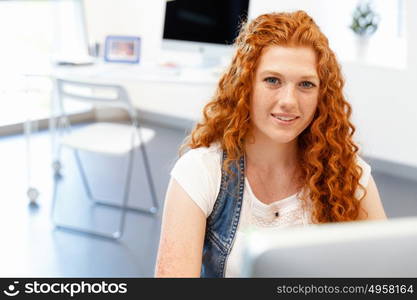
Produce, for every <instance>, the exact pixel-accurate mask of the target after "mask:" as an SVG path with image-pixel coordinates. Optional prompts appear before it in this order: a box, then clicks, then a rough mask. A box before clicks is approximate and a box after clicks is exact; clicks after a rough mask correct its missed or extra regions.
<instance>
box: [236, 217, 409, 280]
mask: <svg viewBox="0 0 417 300" xmlns="http://www.w3.org/2000/svg"><path fill="white" fill-rule="evenodd" d="M416 253H417V217H410V218H397V219H390V220H387V221H361V222H348V223H338V224H335V223H333V224H323V225H312V226H309V227H305V228H293V229H289V228H288V229H281V230H277V229H275V230H274V229H265V230H261V231H254V232H251V233H249V234H248V235H247V238H246V239H245V247H244V250H243V253H242V262H241V266H242V273H241V275H242V277H275V278H279V277H283V278H285V277H287V278H291V277H328V278H329V277H330V278H342V277H355V278H357V277H417V255H416Z"/></svg>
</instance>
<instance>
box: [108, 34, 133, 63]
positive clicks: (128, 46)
mask: <svg viewBox="0 0 417 300" xmlns="http://www.w3.org/2000/svg"><path fill="white" fill-rule="evenodd" d="M139 58H140V38H139V37H137V36H116V35H110V36H107V37H106V42H105V45H104V60H105V61H107V62H119V63H132V64H137V63H139Z"/></svg>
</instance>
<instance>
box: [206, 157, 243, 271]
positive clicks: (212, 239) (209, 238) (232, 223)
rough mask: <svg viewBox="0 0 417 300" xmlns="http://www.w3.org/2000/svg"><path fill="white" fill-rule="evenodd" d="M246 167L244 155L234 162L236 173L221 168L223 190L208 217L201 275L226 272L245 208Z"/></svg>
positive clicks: (221, 188) (232, 168) (221, 189)
mask: <svg viewBox="0 0 417 300" xmlns="http://www.w3.org/2000/svg"><path fill="white" fill-rule="evenodd" d="M225 159H226V152H224V151H223V161H224V160H225ZM222 165H223V164H222ZM244 170H245V160H244V157H243V156H242V157H241V158H240V159H239V160H238V161H235V162H234V163H232V165H231V171H232V173H233V176H231V175H230V174H228V173H227V172H225V171H224V170H223V169H222V179H221V184H220V191H219V194H218V196H217V199H216V202H215V203H214V207H213V211H212V212H211V214H210V216H209V217H208V218H207V224H206V235H205V238H204V248H203V262H202V269H201V277H224V275H225V270H226V263H227V258H228V256H229V254H230V251H231V250H232V246H233V242H234V238H235V235H236V230H237V226H238V224H239V217H240V210H241V208H242V200H243V188H244V185H245V172H244Z"/></svg>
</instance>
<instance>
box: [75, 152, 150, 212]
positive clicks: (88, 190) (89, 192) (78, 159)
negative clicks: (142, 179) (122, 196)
mask: <svg viewBox="0 0 417 300" xmlns="http://www.w3.org/2000/svg"><path fill="white" fill-rule="evenodd" d="M73 150H74V155H75V160H76V162H77V167H78V169H79V170H80V173H81V180H82V182H83V186H84V188H85V191H86V193H87V197H88V199H90V200H91V201H93V203H95V204H99V205H103V206H107V207H112V208H122V206H121V205H120V204H113V203H109V202H108V201H105V200H101V199H98V198H96V197H94V196H93V193H92V190H91V187H90V184H89V183H88V178H87V175H86V172H85V168H84V166H83V164H82V161H81V157H80V155H79V151H78V150H76V149H73ZM132 151H134V150H132ZM129 155H131V154H129ZM130 165H133V158H130V157H129V162H128V168H129V166H130ZM146 168H149V166H148V165H145V170H147V169H146ZM127 172H128V173H127V174H131V170H130V171H129V169H128V171H127ZM129 172H130V173H129ZM147 174H148V173H147ZM126 176H127V177H126V180H130V177H131V175H126ZM147 176H148V175H147ZM147 180H148V183H149V177H147ZM129 184H130V183H129ZM150 190H151V196H152V201H153V203H155V196H154V195H155V191H154V187H153V182H151V183H150ZM123 193H125V190H124V191H123ZM126 209H127V210H129V211H134V212H138V213H144V214H150V215H153V214H155V213H156V210H155V209H154V207H151V208H150V209H143V208H137V207H133V206H129V205H126Z"/></svg>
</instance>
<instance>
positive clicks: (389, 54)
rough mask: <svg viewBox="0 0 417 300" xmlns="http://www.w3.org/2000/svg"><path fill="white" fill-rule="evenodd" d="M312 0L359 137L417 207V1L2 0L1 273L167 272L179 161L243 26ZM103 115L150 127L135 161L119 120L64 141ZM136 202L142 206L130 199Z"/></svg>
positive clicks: (390, 208)
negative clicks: (166, 220) (160, 251)
mask: <svg viewBox="0 0 417 300" xmlns="http://www.w3.org/2000/svg"><path fill="white" fill-rule="evenodd" d="M298 9H302V10H305V11H306V12H308V13H309V14H310V15H311V16H312V17H313V18H314V19H315V21H316V23H317V24H318V25H319V26H320V28H321V29H322V31H323V32H324V33H325V34H326V35H327V36H328V38H329V42H330V45H331V48H332V49H333V50H334V51H335V53H336V55H337V57H338V59H339V62H340V64H341V66H342V71H343V74H344V76H345V80H346V87H345V94H346V98H347V99H348V101H349V102H350V103H351V104H352V107H353V115H352V120H353V123H354V124H355V126H356V133H355V140H356V142H357V143H358V144H359V145H360V149H361V155H362V157H363V158H364V159H365V160H366V161H367V162H368V163H369V164H370V165H371V166H372V172H373V175H374V178H375V180H376V183H377V185H378V187H379V190H380V194H381V198H382V201H383V204H384V206H385V209H386V212H387V214H388V217H390V218H400V217H407V216H416V215H417V187H416V186H417V185H416V182H417V156H416V155H415V153H417V151H416V150H417V139H416V133H415V129H416V128H417V119H416V116H417V101H416V100H417V99H414V98H415V97H416V96H415V92H414V89H415V86H414V84H415V78H417V56H416V55H415V53H417V40H416V38H415V36H416V35H417V20H416V18H415V16H414V15H415V12H416V11H417V2H416V1H412V0H373V1H358V0H340V1H331V0H314V1H311V0H282V1H274V0H250V1H249V0H246V1H244V0H228V1H218V0H210V1H186V0H173V1H165V0H119V1H116V0H9V1H0V32H1V36H3V37H4V38H5V39H4V41H3V42H2V43H1V44H2V47H0V95H1V98H0V166H1V167H0V178H1V181H0V182H1V183H0V186H1V191H2V197H1V200H0V207H1V209H0V214H1V216H0V222H1V223H2V224H1V225H2V228H3V232H4V233H5V234H6V237H5V239H4V243H3V247H2V252H3V253H2V254H3V255H1V263H0V264H1V265H2V268H1V271H0V272H1V273H0V275H1V276H6V277H15V276H22V277H151V276H152V275H153V268H154V264H155V258H156V251H157V246H158V241H159V231H160V221H161V212H162V207H163V200H164V194H165V190H166V187H167V184H168V180H169V172H170V170H171V168H172V166H173V164H174V162H175V160H176V158H177V155H178V147H179V146H180V145H181V143H182V141H183V139H184V138H185V136H186V135H187V134H188V133H189V132H190V130H191V129H192V127H193V125H194V124H195V122H196V121H198V120H199V118H200V116H201V115H200V113H201V109H202V107H203V106H204V104H205V103H206V102H207V101H208V100H209V99H210V98H211V96H212V95H213V93H214V90H215V87H216V84H217V81H218V79H219V77H220V75H221V73H222V71H223V70H224V68H225V67H226V66H227V64H228V63H229V61H230V57H231V55H232V53H233V48H232V46H231V43H232V42H233V39H234V38H235V36H236V33H237V31H238V28H239V24H240V23H241V22H242V20H244V19H246V18H248V19H252V18H254V17H256V16H258V15H259V14H261V13H265V12H271V11H293V10H298ZM121 49H125V50H123V51H122V50H121ZM126 49H127V50H126ZM59 80H69V81H70V82H76V83H79V82H84V83H88V84H96V86H90V85H87V86H83V85H81V89H89V90H88V91H87V90H86V92H87V94H88V95H89V96H91V97H90V98H94V99H95V100H97V99H101V96H102V94H100V93H99V92H98V90H99V89H100V88H104V89H110V88H112V87H114V86H117V87H121V89H122V90H123V93H121V94H123V95H124V96H123V97H122V98H123V99H122V102H123V101H125V100H126V99H128V100H129V101H130V103H131V105H130V106H129V109H128V110H127V111H124V110H122V109H121V108H120V107H117V108H116V107H114V106H110V107H107V105H104V104H106V103H105V102H103V101H101V102H100V103H99V104H97V103H96V102H97V101H91V102H87V101H82V102H79V101H75V100H76V99H69V101H68V103H67V102H66V104H65V106H64V104H63V102H62V101H63V98H64V97H65V93H64V92H63V89H61V88H60V87H61V85H60V84H61V83H62V82H61V83H60V81H59ZM73 88H74V87H73ZM76 88H77V86H75V89H76ZM78 88H80V86H79V87H78ZM107 94H108V93H107V92H106V95H107ZM69 98H71V97H69ZM72 98H74V97H72ZM87 98H88V97H87ZM84 100H85V99H84ZM103 103H104V104H103ZM64 108H65V109H64ZM122 108H123V107H122ZM64 111H65V113H64ZM132 115H133V116H134V117H135V118H134V120H135V121H134V122H133V125H132V124H131V123H129V116H130V117H132ZM136 117H138V118H137V119H136ZM98 122H106V123H114V122H116V123H117V124H123V125H126V126H127V125H132V126H133V127H132V126H131V128H134V130H135V129H138V128H139V127H138V125H139V126H140V128H142V129H141V130H145V129H146V130H149V131H143V132H142V133H143V134H142V140H141V141H140V142H139V144H140V145H142V146H140V147H137V145H138V144H135V143H132V145H134V146H135V147H133V148H135V151H136V150H137V151H136V152H137V154H138V155H136V156H135V159H134V160H133V161H132V160H129V154H130V153H131V152H126V153H125V154H127V155H119V154H120V153H118V154H117V155H110V154H109V153H107V152H109V151H110V150H114V149H112V145H119V144H120V142H119V141H118V138H119V137H120V136H121V134H118V133H117V132H116V131H114V132H112V131H102V132H96V135H95V136H94V135H91V134H92V132H89V133H88V134H89V135H83V142H90V143H92V144H94V146H97V145H101V146H103V148H105V149H102V150H100V151H93V150H92V148H85V147H84V148H83V147H80V149H81V150H80V151H79V152H77V151H76V152H74V153H76V155H75V156H74V155H73V149H71V148H72V147H61V146H60V145H61V141H62V139H61V138H62V137H67V136H68V135H69V134H72V133H80V135H81V133H83V132H84V129H86V128H90V127H89V126H91V125H94V124H96V123H98ZM70 124H71V126H70ZM148 133H149V134H148ZM83 134H84V133H83ZM100 139H101V140H103V139H104V140H105V141H107V142H108V145H106V143H104V144H103V143H100V142H99V140H100ZM62 144H63V145H64V146H65V145H66V146H68V145H69V144H68V143H66V144H65V143H62ZM69 146H74V145H69ZM107 146H108V147H107ZM106 147H107V148H108V149H106ZM113 148H114V147H113ZM94 150H95V149H94ZM80 162H81V164H80ZM129 168H130V169H131V173H130V175H129ZM126 170H127V171H126ZM129 179H130V181H131V184H130V185H125V184H126V182H128V181H129ZM126 193H127V194H126ZM91 194H94V195H95V197H92V196H91ZM126 195H127V196H126ZM93 198H100V199H111V201H110V203H111V205H107V204H105V205H101V204H100V203H98V202H94V199H93ZM155 199H156V200H155ZM91 200H93V201H91ZM124 200H126V201H127V204H129V205H130V206H133V207H136V208H138V207H139V208H140V209H142V211H137V210H136V211H135V210H128V211H126V212H125V210H123V209H120V207H121V206H122V205H123V203H124V202H123V201H124ZM155 201H156V203H155ZM158 208H159V209H158ZM124 212H125V213H124ZM58 223H60V224H61V223H65V224H68V226H69V227H68V226H62V227H63V228H61V229H64V230H60V229H57V228H56V226H55V225H57V224H58ZM121 224H123V225H121ZM73 226H76V227H82V228H87V230H89V229H91V228H94V230H98V231H100V232H109V233H110V238H107V237H103V236H97V235H94V234H93V235H92V234H83V233H80V232H79V231H78V232H76V231H74V230H71V227H73ZM120 226H121V227H120ZM65 228H66V229H65ZM120 228H122V231H120ZM114 232H116V236H115V237H117V238H118V239H113V238H112V237H114V236H112V233H114ZM84 233H85V232H84ZM122 233H123V234H122ZM118 234H119V236H118Z"/></svg>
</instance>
